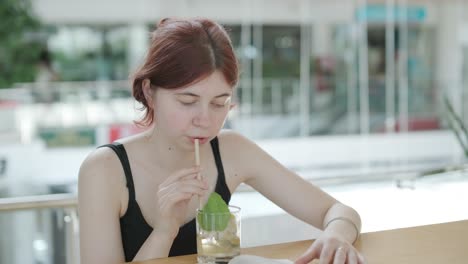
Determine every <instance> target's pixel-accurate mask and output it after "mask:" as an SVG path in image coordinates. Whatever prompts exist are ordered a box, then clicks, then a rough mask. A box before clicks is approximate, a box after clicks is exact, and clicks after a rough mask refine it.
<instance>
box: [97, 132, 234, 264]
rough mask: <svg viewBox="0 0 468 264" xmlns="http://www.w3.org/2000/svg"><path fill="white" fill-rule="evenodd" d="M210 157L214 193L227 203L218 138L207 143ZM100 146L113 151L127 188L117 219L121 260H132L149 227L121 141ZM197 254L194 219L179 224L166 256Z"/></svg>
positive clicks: (149, 231)
mask: <svg viewBox="0 0 468 264" xmlns="http://www.w3.org/2000/svg"><path fill="white" fill-rule="evenodd" d="M210 144H211V149H212V150H213V156H214V158H215V162H216V168H217V170H218V178H217V180H216V187H215V192H217V193H218V194H219V195H221V197H223V200H224V201H225V202H226V203H227V204H229V201H230V199H231V192H230V191H229V188H228V187H227V185H226V179H225V176H224V169H223V163H222V161H221V155H220V153H219V143H218V138H217V137H216V138H214V139H213V140H211V142H210ZM101 147H109V148H111V149H112V150H114V152H115V153H116V154H117V156H118V157H119V159H120V162H121V163H122V167H123V169H124V173H125V178H126V180H127V188H128V194H129V197H128V208H127V211H126V212H125V214H124V215H123V216H122V217H121V218H120V232H121V234H122V244H123V249H124V253H125V261H127V262H128V261H132V260H133V259H134V258H135V256H136V254H137V253H138V251H139V250H140V248H141V246H142V245H143V243H145V241H146V239H147V238H148V237H149V235H150V234H151V232H152V231H153V228H152V227H151V226H150V225H149V224H148V223H147V222H146V220H145V218H144V217H143V214H142V213H141V210H140V207H139V206H138V203H137V201H136V200H135V186H134V184H133V177H132V171H131V169H130V164H129V162H128V156H127V152H126V151H125V148H124V146H123V145H122V144H120V143H118V142H115V143H113V144H107V145H104V146H101ZM195 253H197V241H196V230H195V218H194V219H192V220H191V221H190V222H188V223H186V224H185V225H183V226H181V227H180V229H179V233H178V234H177V237H176V238H175V239H174V242H173V243H172V246H171V250H170V251H169V256H170V257H171V256H179V255H188V254H195Z"/></svg>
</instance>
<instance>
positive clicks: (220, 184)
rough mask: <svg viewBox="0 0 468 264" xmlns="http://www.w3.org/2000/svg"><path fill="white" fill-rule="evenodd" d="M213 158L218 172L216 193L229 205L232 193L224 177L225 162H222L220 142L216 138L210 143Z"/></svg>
mask: <svg viewBox="0 0 468 264" xmlns="http://www.w3.org/2000/svg"><path fill="white" fill-rule="evenodd" d="M210 144H211V149H212V150H213V156H214V158H215V163H216V169H217V170H218V180H217V181H216V187H215V192H217V193H218V194H219V195H221V197H222V198H223V200H224V201H225V202H226V203H227V204H229V201H230V200H231V192H230V191H229V188H228V186H227V184H226V177H225V175H224V168H223V162H222V161H221V153H220V151H219V140H218V137H215V138H214V139H213V140H211V141H210Z"/></svg>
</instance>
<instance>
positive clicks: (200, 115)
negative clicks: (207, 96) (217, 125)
mask: <svg viewBox="0 0 468 264" xmlns="http://www.w3.org/2000/svg"><path fill="white" fill-rule="evenodd" d="M193 124H194V125H195V126H198V127H209V126H210V124H211V113H210V110H209V109H208V108H206V107H201V108H200V109H199V110H198V111H197V113H196V114H195V116H194V117H193Z"/></svg>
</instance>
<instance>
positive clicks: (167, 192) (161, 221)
mask: <svg viewBox="0 0 468 264" xmlns="http://www.w3.org/2000/svg"><path fill="white" fill-rule="evenodd" d="M200 172H201V169H200V167H192V168H189V169H182V170H179V171H176V172H174V173H173V174H172V175H170V176H169V177H168V178H167V179H166V180H165V181H164V182H162V183H161V184H160V185H159V187H158V207H159V208H158V211H159V217H158V218H157V222H156V225H155V227H154V229H155V231H159V232H162V233H164V234H168V235H171V236H173V237H175V236H177V233H178V231H179V227H180V226H181V225H183V224H184V222H185V217H186V215H187V206H188V203H189V201H190V200H191V199H192V197H193V196H194V195H196V196H200V197H203V196H204V195H205V193H206V192H207V190H208V184H207V182H206V181H205V180H204V179H203V178H202V179H201V180H198V179H197V175H198V174H199V173H200Z"/></svg>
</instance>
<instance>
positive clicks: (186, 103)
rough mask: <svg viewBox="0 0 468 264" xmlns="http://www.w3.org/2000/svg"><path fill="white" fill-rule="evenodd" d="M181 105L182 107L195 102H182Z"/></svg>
mask: <svg viewBox="0 0 468 264" xmlns="http://www.w3.org/2000/svg"><path fill="white" fill-rule="evenodd" d="M180 103H181V104H183V105H193V104H195V101H194V102H184V101H180Z"/></svg>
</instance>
